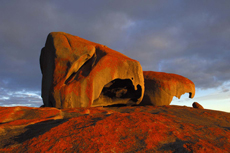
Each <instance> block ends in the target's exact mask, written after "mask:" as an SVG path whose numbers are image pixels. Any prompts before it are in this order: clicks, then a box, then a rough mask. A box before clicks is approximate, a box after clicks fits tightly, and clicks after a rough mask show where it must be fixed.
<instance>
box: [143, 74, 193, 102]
mask: <svg viewBox="0 0 230 153" xmlns="http://www.w3.org/2000/svg"><path fill="white" fill-rule="evenodd" d="M144 80H145V93H144V98H143V100H142V102H141V104H140V105H154V106H162V105H169V104H170V103H171V101H172V99H173V97H174V96H176V97H177V98H179V99H180V96H181V95H183V94H184V93H189V98H193V97H194V95H195V85H194V83H193V82H192V81H191V80H189V79H187V78H185V77H183V76H180V75H177V74H170V73H164V72H154V71H144Z"/></svg>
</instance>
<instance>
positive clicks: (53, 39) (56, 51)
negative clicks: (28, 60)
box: [40, 32, 144, 108]
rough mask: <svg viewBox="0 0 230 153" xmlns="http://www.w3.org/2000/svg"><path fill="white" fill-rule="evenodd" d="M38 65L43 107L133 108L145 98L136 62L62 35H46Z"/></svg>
mask: <svg viewBox="0 0 230 153" xmlns="http://www.w3.org/2000/svg"><path fill="white" fill-rule="evenodd" d="M40 66H41V71H42V98H43V102H44V106H45V107H56V108H76V107H95V106H107V105H113V104H127V105H133V104H139V103H140V102H141V100H142V98H143V95H144V78H143V71H142V67H141V65H140V63H139V62H138V61H136V60H133V59H131V58H129V57H127V56H125V55H123V54H121V53H119V52H117V51H114V50H112V49H110V48H108V47H106V46H104V45H100V44H97V43H94V42H90V41H88V40H85V39H83V38H80V37H77V36H73V35H70V34H67V33H64V32H52V33H50V34H49V35H48V37H47V40H46V44H45V47H44V48H43V49H42V51H41V55H40Z"/></svg>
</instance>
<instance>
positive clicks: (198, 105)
mask: <svg viewBox="0 0 230 153" xmlns="http://www.w3.org/2000/svg"><path fill="white" fill-rule="evenodd" d="M192 107H193V108H198V109H204V107H203V106H202V105H201V104H199V103H198V102H194V103H193V104H192Z"/></svg>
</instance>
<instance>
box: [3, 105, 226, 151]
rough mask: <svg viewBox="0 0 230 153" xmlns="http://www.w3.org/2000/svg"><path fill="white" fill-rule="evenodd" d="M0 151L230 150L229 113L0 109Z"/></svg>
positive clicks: (157, 109)
mask: <svg viewBox="0 0 230 153" xmlns="http://www.w3.org/2000/svg"><path fill="white" fill-rule="evenodd" d="M0 114H1V116H0V152H14V153H19V152H20V153H21V152H23V153H27V152H28V153H29V152H78V153H81V152H96V153H97V152H183V153H184V152H200V153H202V152H204V153H206V152H218V153H219V152H230V114H229V113H225V112H220V111H212V110H207V109H193V108H191V107H182V106H167V107H165V106H160V107H154V106H133V107H130V106H127V107H104V108H102V107H91V108H77V109H61V110H59V109H56V108H48V107H46V108H29V107H7V108H6V107H0Z"/></svg>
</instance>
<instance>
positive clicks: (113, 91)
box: [99, 79, 142, 105]
mask: <svg viewBox="0 0 230 153" xmlns="http://www.w3.org/2000/svg"><path fill="white" fill-rule="evenodd" d="M141 91H142V89H141V86H140V85H137V90H135V88H134V85H133V83H132V81H131V80H130V79H115V80H112V81H111V82H109V83H108V84H106V85H105V86H104V88H103V89H102V92H101V95H100V97H104V98H106V99H108V98H109V99H111V100H112V102H111V104H112V105H113V104H116V105H123V104H124V101H122V99H124V100H125V101H126V102H128V101H130V100H131V101H133V102H137V100H138V99H139V98H140V97H141ZM100 97H99V98H100Z"/></svg>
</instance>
